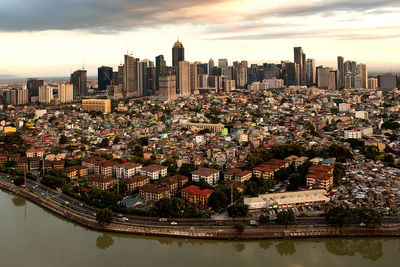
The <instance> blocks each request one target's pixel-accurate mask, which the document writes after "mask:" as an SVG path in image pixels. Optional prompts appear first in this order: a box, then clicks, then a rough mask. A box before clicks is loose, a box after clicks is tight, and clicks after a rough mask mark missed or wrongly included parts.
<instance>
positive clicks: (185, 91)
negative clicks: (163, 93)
mask: <svg viewBox="0 0 400 267" xmlns="http://www.w3.org/2000/svg"><path fill="white" fill-rule="evenodd" d="M178 77H179V87H178V88H179V95H180V96H188V95H190V63H189V62H188V61H181V62H179V75H178Z"/></svg>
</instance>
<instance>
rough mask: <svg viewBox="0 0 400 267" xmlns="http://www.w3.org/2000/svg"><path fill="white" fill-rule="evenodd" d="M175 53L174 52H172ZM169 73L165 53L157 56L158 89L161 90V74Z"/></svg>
mask: <svg viewBox="0 0 400 267" xmlns="http://www.w3.org/2000/svg"><path fill="white" fill-rule="evenodd" d="M172 53H173V52H172ZM166 74H167V63H166V62H165V60H164V56H163V55H159V56H157V57H156V90H157V91H158V90H160V76H164V75H166Z"/></svg>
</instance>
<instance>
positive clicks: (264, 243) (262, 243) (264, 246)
mask: <svg viewBox="0 0 400 267" xmlns="http://www.w3.org/2000/svg"><path fill="white" fill-rule="evenodd" d="M258 245H259V246H260V248H262V249H264V250H267V249H269V248H270V247H271V245H272V242H271V241H259V244H258Z"/></svg>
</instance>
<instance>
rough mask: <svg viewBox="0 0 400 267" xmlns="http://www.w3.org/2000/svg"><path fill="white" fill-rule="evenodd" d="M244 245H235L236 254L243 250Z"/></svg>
mask: <svg viewBox="0 0 400 267" xmlns="http://www.w3.org/2000/svg"><path fill="white" fill-rule="evenodd" d="M245 247H246V245H245V244H242V243H240V244H235V249H236V251H237V252H242V251H243V250H244V249H245Z"/></svg>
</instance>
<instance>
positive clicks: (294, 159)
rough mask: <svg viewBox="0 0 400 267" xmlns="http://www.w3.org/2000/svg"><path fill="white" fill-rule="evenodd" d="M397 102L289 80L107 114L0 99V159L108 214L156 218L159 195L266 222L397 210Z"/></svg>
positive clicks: (191, 208)
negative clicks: (286, 84)
mask: <svg viewBox="0 0 400 267" xmlns="http://www.w3.org/2000/svg"><path fill="white" fill-rule="evenodd" d="M398 99H399V96H398V94H397V91H390V92H382V91H371V90H348V91H341V92H338V91H326V90H323V91H322V90H320V89H317V88H307V89H305V88H301V87H299V88H288V89H279V90H272V91H271V90H256V91H252V92H250V93H243V92H231V93H229V94H222V93H221V94H204V95H197V96H192V97H185V98H178V99H175V100H164V101H161V100H157V99H151V98H134V99H129V100H120V101H113V102H112V111H111V112H110V113H98V112H91V111H85V110H83V109H82V107H81V104H80V103H79V102H77V103H73V104H70V105H58V106H57V105H52V106H48V105H47V106H3V110H2V113H1V119H2V121H1V125H2V126H1V130H2V131H3V132H4V135H3V136H2V137H1V143H0V165H1V167H2V170H3V172H9V173H12V174H14V175H15V176H16V177H27V178H28V179H37V180H38V181H40V182H41V183H42V184H44V185H47V186H50V187H52V188H58V189H60V190H62V191H63V192H64V193H66V194H68V195H70V196H73V197H75V198H77V199H80V200H82V201H86V202H88V203H89V204H92V205H95V206H97V207H109V208H112V209H113V210H114V211H116V212H126V213H132V214H152V215H155V216H156V215H157V212H159V210H160V208H162V207H163V206H160V203H159V202H160V201H163V199H170V200H174V201H175V202H174V203H175V204H174V205H175V206H176V199H179V200H180V201H181V202H180V203H181V204H179V205H180V206H179V207H180V208H179V207H178V206H176V207H175V208H172V210H171V214H170V215H171V216H172V215H177V216H180V217H182V216H183V217H192V216H195V217H197V216H213V214H220V213H221V214H224V212H225V211H227V210H228V209H229V207H231V206H235V205H236V206H241V205H243V204H245V206H246V208H247V210H248V212H249V215H248V216H258V215H259V214H260V213H261V214H265V215H267V216H270V217H271V218H275V217H276V215H277V213H278V212H279V211H280V210H283V209H290V210H292V211H293V212H294V214H295V215H296V216H307V214H313V215H315V214H321V213H324V212H326V211H327V210H329V209H330V208H332V207H337V206H341V207H345V208H373V209H376V210H377V211H379V212H380V213H381V214H383V215H397V214H398V208H399V206H400V199H399V197H400V191H399V189H398V188H399V175H400V171H399V170H398V169H397V168H396V167H397V166H398V165H399V163H400V157H399V138H398V130H399V126H400V124H399V123H398V122H397V120H398V111H399V105H398V104H397V103H398ZM10 129H11V130H10ZM349 131H353V132H354V131H356V132H358V133H359V134H351V135H349ZM106 196H107V197H106ZM105 199H106V200H105ZM171 203H172V202H171ZM178 208H179V209H181V210H182V211H183V212H182V213H176V211H175V210H174V209H178ZM163 214H164V215H166V216H168V215H169V214H168V213H167V214H166V213H163ZM245 214H247V212H246V213H245ZM225 216H228V215H225ZM233 216H234V215H233Z"/></svg>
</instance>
